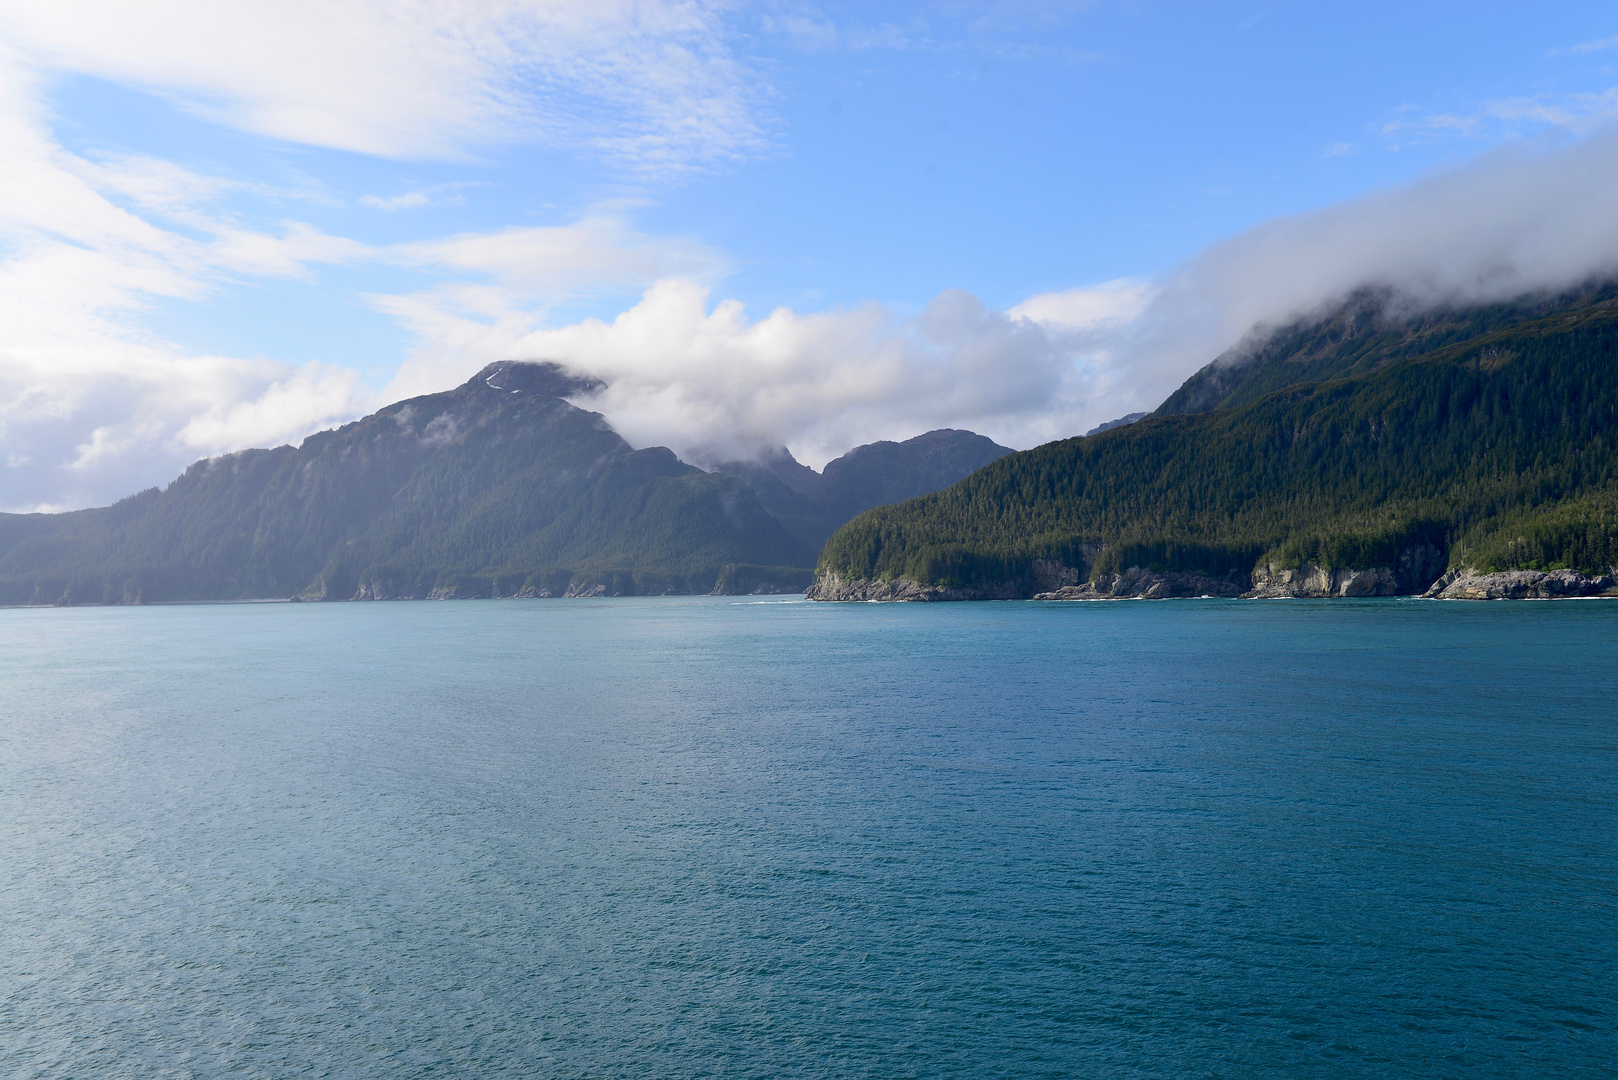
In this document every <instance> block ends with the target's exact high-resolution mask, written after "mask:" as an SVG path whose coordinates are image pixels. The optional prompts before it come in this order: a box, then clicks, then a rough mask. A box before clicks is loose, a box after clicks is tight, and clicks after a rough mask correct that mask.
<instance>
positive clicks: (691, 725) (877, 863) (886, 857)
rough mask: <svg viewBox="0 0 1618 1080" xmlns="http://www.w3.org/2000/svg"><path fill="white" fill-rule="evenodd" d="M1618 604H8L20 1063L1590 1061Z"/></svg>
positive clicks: (1616, 765) (1295, 1068)
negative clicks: (35, 606)
mask: <svg viewBox="0 0 1618 1080" xmlns="http://www.w3.org/2000/svg"><path fill="white" fill-rule="evenodd" d="M1615 667H1618V604H1609V603H1605V602H1554V603H1527V602H1523V603H1495V604H1459V603H1433V602H1423V601H1418V600H1409V599H1403V600H1366V601H1325V602H1312V601H1287V602H1251V601H1249V602H1242V601H1164V602H1151V603H1147V602H1133V603H1111V604H1106V603H1094V604H1066V605H1060V604H1040V603H980V604H947V605H823V604H811V603H805V602H802V601H781V600H775V599H763V598H656V599H652V598H639V599H622V600H598V601H560V600H557V601H468V602H454V603H394V604H376V603H373V604H302V605H292V604H257V605H219V606H174V607H148V608H106V609H103V608H74V609H62V610H29V609H10V610H3V611H0V924H3V930H0V1074H3V1075H6V1076H18V1077H58V1076H64V1077H65V1076H97V1077H216V1076H246V1077H287V1076H329V1077H384V1076H386V1077H491V1076H546V1077H616V1076H626V1077H627V1076H653V1077H863V1076H869V1077H909V1076H916V1077H939V1076H944V1077H957V1076H958V1077H997V1076H1004V1077H1057V1076H1084V1077H1142V1078H1145V1077H1315V1076H1320V1077H1337V1076H1342V1077H1373V1076H1374V1077H1385V1076H1390V1075H1397V1076H1401V1077H1452V1076H1453V1077H1468V1078H1477V1077H1497V1076H1498V1077H1518V1076H1546V1077H1586V1076H1588V1077H1594V1076H1611V1075H1613V1071H1612V1070H1613V1064H1612V1063H1613V1062H1614V1061H1618V991H1615V989H1614V987H1615V985H1618V899H1615V898H1618V845H1615V841H1618V709H1615V708H1614V706H1613V703H1612V697H1611V687H1612V672H1613V671H1614V670H1615Z"/></svg>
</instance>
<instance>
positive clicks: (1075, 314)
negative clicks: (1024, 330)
mask: <svg viewBox="0 0 1618 1080" xmlns="http://www.w3.org/2000/svg"><path fill="white" fill-rule="evenodd" d="M1152 292H1153V289H1152V286H1151V285H1150V284H1149V283H1148V282H1144V281H1137V280H1135V279H1134V278H1119V279H1117V280H1116V281H1108V282H1104V283H1102V284H1100V285H1095V286H1091V287H1089V288H1078V289H1066V290H1064V291H1062V292H1054V293H1042V294H1040V295H1039V296H1031V297H1029V298H1028V299H1027V300H1024V301H1023V302H1022V303H1020V304H1018V305H1017V306H1016V307H1014V308H1012V309H1011V310H1010V311H1009V312H1008V314H1010V315H1013V316H1016V317H1018V318H1023V319H1032V320H1034V321H1035V322H1039V323H1047V324H1050V325H1052V326H1059V327H1067V328H1069V329H1087V328H1092V329H1093V328H1095V327H1099V326H1105V325H1107V324H1110V323H1127V322H1129V321H1130V320H1132V319H1134V318H1135V317H1136V316H1137V315H1139V314H1140V313H1141V312H1142V311H1143V310H1145V308H1146V305H1147V304H1148V303H1150V302H1151V299H1152Z"/></svg>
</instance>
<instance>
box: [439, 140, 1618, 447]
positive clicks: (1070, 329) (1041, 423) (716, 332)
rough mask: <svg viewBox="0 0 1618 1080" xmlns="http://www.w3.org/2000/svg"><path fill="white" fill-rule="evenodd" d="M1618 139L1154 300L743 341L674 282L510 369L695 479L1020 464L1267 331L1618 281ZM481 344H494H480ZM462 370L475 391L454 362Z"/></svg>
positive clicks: (771, 334) (1390, 197)
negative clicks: (741, 467)
mask: <svg viewBox="0 0 1618 1080" xmlns="http://www.w3.org/2000/svg"><path fill="white" fill-rule="evenodd" d="M1615 176H1618V131H1615V130H1613V129H1607V130H1604V131H1602V132H1599V133H1597V134H1596V135H1594V136H1591V137H1589V138H1586V139H1584V140H1581V141H1579V142H1576V143H1572V144H1568V145H1562V146H1559V147H1553V148H1547V147H1545V146H1534V145H1521V146H1514V147H1510V148H1506V149H1500V150H1496V151H1494V152H1492V153H1489V154H1486V155H1484V156H1482V157H1480V158H1478V159H1477V160H1475V161H1473V162H1472V163H1470V164H1468V165H1466V166H1465V167H1463V168H1459V169H1455V170H1452V171H1448V172H1445V173H1442V174H1438V175H1434V176H1431V177H1429V178H1427V179H1424V180H1422V181H1420V182H1418V183H1416V184H1412V185H1409V186H1407V187H1403V188H1399V189H1396V190H1392V191H1387V192H1381V193H1377V194H1374V195H1371V196H1367V197H1364V198H1361V199H1356V200H1353V201H1351V202H1347V203H1344V204H1341V205H1338V206H1334V207H1331V208H1329V209H1327V210H1323V211H1319V212H1315V213H1310V214H1303V215H1298V216H1296V217H1289V218H1283V219H1278V220H1275V221H1271V222H1267V223H1265V224H1263V225H1260V226H1258V227H1257V228H1254V229H1251V230H1249V231H1248V232H1245V233H1243V234H1241V235H1239V236H1236V237H1234V238H1232V239H1230V240H1227V241H1224V242H1222V243H1219V244H1216V245H1214V246H1212V247H1210V248H1208V249H1207V250H1205V251H1203V252H1202V253H1200V254H1199V255H1197V256H1196V257H1194V258H1193V259H1191V260H1189V261H1187V262H1186V263H1185V264H1184V265H1182V266H1180V267H1178V268H1177V269H1176V270H1174V271H1173V272H1172V273H1170V274H1168V275H1166V276H1165V277H1164V278H1163V279H1162V280H1161V281H1159V282H1156V283H1141V282H1129V281H1119V282H1110V283H1107V284H1105V285H1100V286H1096V287H1093V288H1085V289H1073V290H1068V291H1066V292H1061V293H1051V294H1047V295H1042V296H1036V297H1032V298H1030V299H1028V300H1026V301H1024V302H1023V303H1021V304H1019V305H1017V306H1016V307H1014V308H1012V309H1010V310H1009V311H1005V312H997V311H991V310H989V309H987V308H986V307H985V306H984V305H983V304H982V303H981V302H980V301H978V300H977V299H976V298H975V297H972V296H971V295H970V294H967V293H962V292H954V291H951V292H945V293H943V294H941V295H940V296H939V297H938V298H937V299H936V300H934V301H933V303H932V304H931V305H929V306H928V308H927V309H926V310H925V311H924V312H923V313H922V314H921V315H919V316H917V317H914V318H901V317H898V316H896V315H894V314H893V313H891V312H889V311H886V310H885V309H883V308H881V307H878V306H875V305H871V306H866V307H861V308H855V309H851V310H845V311H833V312H822V313H817V314H801V313H798V312H794V311H791V310H787V309H782V310H778V311H775V312H772V313H770V314H769V315H767V316H765V317H763V318H760V319H757V320H756V321H754V320H749V319H748V318H747V316H746V315H745V313H744V311H743V309H742V307H741V305H740V304H738V303H737V302H736V301H733V300H726V301H722V302H720V303H718V304H715V305H713V306H712V307H711V308H710V307H709V306H708V305H707V294H706V290H704V289H702V288H700V287H698V286H695V285H693V284H690V283H688V282H681V281H665V282H661V283H659V284H657V285H656V286H654V287H653V288H651V289H650V290H649V291H648V292H647V293H646V294H645V296H644V297H643V298H642V300H641V302H640V303H639V304H638V305H636V306H635V307H634V308H632V309H631V310H629V311H627V312H625V313H624V314H623V315H621V316H619V317H618V318H617V319H616V320H614V321H613V322H611V323H605V322H599V321H594V320H592V321H587V322H583V323H579V324H577V325H574V326H567V327H561V328H554V329H541V330H538V331H535V332H533V333H531V334H527V335H524V336H521V337H519V338H517V339H516V340H514V341H512V342H511V343H510V344H509V346H507V347H506V351H505V354H504V355H508V356H516V357H536V358H546V359H555V360H558V361H561V362H562V363H564V364H567V365H570V366H572V367H574V368H576V369H577V370H579V371H580V372H584V373H589V374H594V375H597V376H600V377H601V378H603V379H605V380H606V381H607V382H608V383H609V384H610V385H609V388H608V389H607V390H606V391H605V392H603V393H602V394H600V395H599V396H598V397H596V398H595V399H592V400H591V401H589V402H588V403H587V404H589V405H590V406H591V407H593V408H596V409H598V410H599V411H601V412H602V413H603V414H605V415H606V417H607V418H608V419H609V420H610V421H611V422H612V423H613V424H614V425H615V426H617V427H618V428H619V430H621V431H623V432H624V433H625V435H626V437H628V438H630V439H631V440H632V441H636V442H638V443H641V444H647V443H662V444H664V445H669V446H672V447H674V448H675V449H676V450H679V451H681V452H683V453H686V454H689V455H691V457H692V458H693V459H695V460H699V461H701V460H716V459H722V458H724V457H725V456H727V455H728V456H735V455H737V454H741V453H748V452H756V451H757V450H759V449H762V448H764V447H767V446H775V445H781V444H785V445H787V446H788V447H789V448H790V449H792V451H793V452H794V453H795V454H797V455H798V456H799V457H800V459H801V460H804V461H806V462H809V463H813V464H818V463H820V462H822V461H825V460H826V459H828V458H830V457H832V456H835V455H836V454H839V453H841V452H843V451H845V450H847V449H848V448H849V447H850V446H853V445H856V444H858V443H861V442H868V441H871V440H873V439H879V438H904V437H907V436H910V435H914V434H917V433H919V432H921V431H924V430H927V429H928V428H929V427H939V426H945V425H948V426H956V427H969V428H972V429H973V430H976V431H980V432H982V433H984V434H986V435H989V436H990V437H992V438H994V439H996V440H998V441H1000V442H1003V443H1005V444H1007V445H1010V446H1015V447H1020V448H1025V447H1028V446H1032V445H1035V444H1037V443H1040V442H1043V441H1047V440H1050V439H1055V438H1062V437H1066V436H1069V435H1073V434H1076V433H1079V432H1083V431H1086V430H1088V429H1089V428H1090V427H1092V426H1094V425H1095V424H1098V423H1101V422H1103V421H1106V420H1109V419H1112V418H1114V417H1117V416H1122V415H1124V414H1126V413H1129V412H1134V411H1137V410H1145V409H1152V408H1155V407H1156V406H1157V405H1158V404H1159V403H1161V401H1162V400H1163V399H1164V398H1165V397H1167V396H1168V394H1169V393H1170V392H1172V391H1173V390H1174V388H1175V387H1177V386H1178V385H1179V384H1180V382H1182V381H1183V380H1184V379H1185V378H1186V377H1187V376H1189V375H1190V374H1191V373H1192V372H1194V371H1196V370H1197V369H1198V368H1200V367H1201V366H1203V365H1204V364H1207V363H1208V362H1210V361H1211V360H1213V359H1214V358H1215V357H1217V356H1219V355H1220V354H1221V353H1224V352H1225V351H1226V350H1229V349H1231V348H1232V346H1234V345H1236V344H1237V343H1238V342H1239V341H1240V340H1241V339H1242V338H1243V336H1244V335H1246V334H1248V333H1249V332H1251V331H1253V329H1254V328H1255V327H1259V328H1261V329H1260V331H1259V332H1260V333H1262V327H1263V326H1266V325H1272V326H1273V325H1279V324H1283V323H1286V322H1289V321H1291V320H1293V319H1297V318H1301V317H1308V316H1310V315H1311V314H1312V313H1317V312H1321V311H1324V310H1326V309H1328V308H1330V307H1331V306H1333V305H1335V304H1336V303H1338V302H1340V301H1341V300H1342V299H1343V298H1344V297H1346V296H1347V295H1348V294H1349V293H1350V292H1352V291H1353V290H1354V289H1356V288H1359V287H1361V286H1365V285H1381V286H1386V287H1388V288H1390V289H1392V290H1394V291H1395V292H1396V293H1397V294H1398V296H1399V297H1400V298H1401V301H1402V302H1403V303H1404V304H1406V305H1408V306H1409V307H1410V308H1411V309H1418V308H1424V307H1431V306H1434V305H1439V304H1450V303H1471V302H1479V301H1489V300H1499V299H1506V298H1510V297H1515V296H1519V295H1522V294H1525V293H1530V292H1535V291H1543V290H1560V289H1566V288H1570V287H1573V286H1576V285H1578V284H1580V283H1582V282H1584V281H1587V280H1589V279H1590V278H1592V277H1598V276H1608V275H1613V274H1615V273H1618V183H1614V182H1613V178H1614V177H1615ZM486 344H494V343H493V342H488V343H486ZM462 366H463V367H465V368H466V369H468V370H471V369H474V362H473V360H471V359H467V360H465V361H464V362H463V363H462Z"/></svg>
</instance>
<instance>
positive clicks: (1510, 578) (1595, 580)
mask: <svg viewBox="0 0 1618 1080" xmlns="http://www.w3.org/2000/svg"><path fill="white" fill-rule="evenodd" d="M1422 596H1424V597H1426V598H1427V599H1429V600H1556V599H1561V598H1566V597H1579V596H1618V573H1615V571H1614V570H1613V568H1611V567H1609V568H1608V571H1607V573H1605V574H1600V575H1597V576H1595V577H1591V576H1590V575H1588V574H1581V573H1579V572H1578V571H1577V570H1549V571H1546V570H1507V571H1504V572H1502V573H1498V574H1479V573H1474V572H1473V571H1470V570H1451V571H1449V572H1448V573H1446V574H1444V576H1442V577H1440V578H1439V579H1438V580H1437V581H1435V582H1433V583H1432V585H1431V586H1430V587H1429V588H1428V589H1427V591H1426V592H1424V593H1422Z"/></svg>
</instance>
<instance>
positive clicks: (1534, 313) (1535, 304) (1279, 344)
mask: <svg viewBox="0 0 1618 1080" xmlns="http://www.w3.org/2000/svg"><path fill="white" fill-rule="evenodd" d="M1615 298H1618V284H1613V283H1601V284H1592V285H1589V286H1586V287H1585V288H1582V289H1578V290H1576V291H1574V292H1572V293H1569V294H1565V295H1561V296H1542V295H1536V296H1529V297H1522V298H1519V299H1517V300H1513V301H1509V302H1504V303H1497V304H1484V305H1477V306H1472V307H1440V308H1436V309H1433V310H1428V311H1420V312H1418V313H1415V314H1410V313H1408V312H1406V310H1405V309H1406V307H1407V306H1408V305H1407V304H1406V303H1404V302H1402V301H1401V298H1400V297H1398V296H1396V295H1394V294H1392V293H1390V292H1389V291H1387V290H1386V289H1361V290H1359V291H1358V292H1356V293H1355V294H1354V295H1352V296H1351V297H1349V299H1348V300H1347V301H1346V302H1345V303H1343V304H1342V305H1341V306H1339V307H1338V308H1337V309H1336V310H1335V311H1332V312H1330V313H1329V314H1327V315H1326V317H1324V318H1321V319H1316V320H1311V319H1303V320H1299V321H1298V322H1295V323H1292V324H1290V325H1287V326H1282V327H1280V328H1275V329H1269V330H1260V329H1255V331H1254V333H1253V334H1251V335H1249V340H1246V341H1244V342H1242V343H1241V344H1239V345H1237V346H1236V347H1235V348H1234V349H1231V350H1230V351H1229V352H1227V353H1225V354H1224V355H1222V356H1220V357H1218V358H1217V359H1215V360H1214V361H1213V363H1211V364H1209V365H1208V366H1207V367H1205V368H1203V369H1202V370H1201V371H1199V372H1197V373H1196V374H1195V375H1193V376H1191V378H1189V379H1187V380H1186V381H1185V384H1184V385H1183V386H1181V387H1180V388H1179V389H1178V390H1176V391H1175V392H1174V393H1173V394H1170V395H1169V397H1168V400H1166V401H1164V402H1163V404H1162V405H1161V406H1159V407H1158V409H1157V411H1156V413H1154V414H1153V415H1155V416H1177V415H1182V414H1186V413H1199V412H1209V411H1211V410H1214V409H1229V408H1234V407H1236V406H1238V405H1245V404H1247V403H1248V402H1252V401H1257V400H1258V399H1259V398H1261V397H1263V396H1264V395H1265V394H1270V393H1273V392H1275V391H1276V390H1281V389H1284V388H1285V387H1288V386H1293V385H1295V384H1298V383H1306V382H1326V381H1328V380H1330V379H1341V378H1346V377H1348V376H1350V375H1364V374H1368V373H1370V372H1372V371H1375V370H1377V369H1378V368H1380V367H1383V366H1385V365H1387V364H1391V363H1394V362H1396V361H1398V360H1404V359H1409V358H1411V357H1417V356H1431V355H1435V354H1437V353H1438V352H1439V351H1440V350H1442V349H1444V348H1446V347H1448V346H1451V345H1457V344H1461V343H1464V342H1467V341H1476V340H1479V339H1481V338H1483V337H1484V336H1485V335H1488V334H1492V333H1495V332H1496V331H1510V330H1511V328H1513V327H1516V326H1521V325H1524V324H1526V323H1529V322H1531V321H1533V320H1537V319H1541V318H1545V317H1547V316H1556V317H1557V318H1560V319H1563V320H1566V319H1578V318H1581V317H1582V316H1581V315H1580V313H1581V312H1584V311H1587V310H1590V309H1593V308H1595V309H1599V308H1602V307H1604V306H1605V305H1606V304H1608V303H1610V302H1611V301H1612V300H1614V299H1615ZM1091 434H1095V432H1091Z"/></svg>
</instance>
